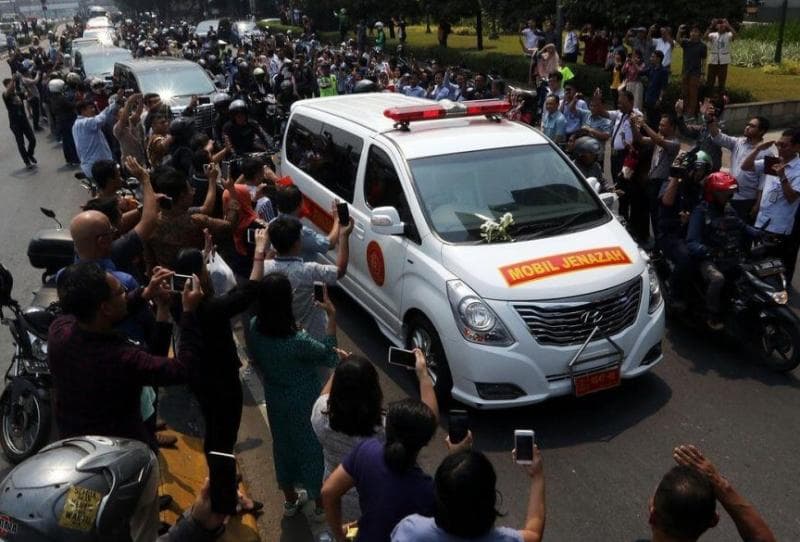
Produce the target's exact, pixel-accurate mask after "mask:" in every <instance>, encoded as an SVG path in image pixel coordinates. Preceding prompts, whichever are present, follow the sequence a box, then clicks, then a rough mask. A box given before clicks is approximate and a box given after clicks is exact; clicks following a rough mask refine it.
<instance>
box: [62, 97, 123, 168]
mask: <svg viewBox="0 0 800 542" xmlns="http://www.w3.org/2000/svg"><path fill="white" fill-rule="evenodd" d="M117 110H119V105H118V104H117V102H116V101H115V102H114V103H113V104H109V106H108V107H106V108H105V109H103V111H101V112H100V113H98V114H97V115H95V116H94V117H83V116H79V117H78V119H77V120H76V121H75V124H74V125H73V126H72V137H73V138H74V139H75V149H76V150H77V151H78V156H79V157H80V159H81V171H83V173H84V175H86V176H87V177H89V178H91V177H92V166H93V165H94V163H95V162H97V161H98V160H113V159H114V156H113V155H112V154H111V148H110V147H109V146H108V141H107V140H106V136H105V135H104V134H103V125H104V124H105V123H106V121H107V120H108V118H109V117H112V118H113V117H115V116H116V114H117Z"/></svg>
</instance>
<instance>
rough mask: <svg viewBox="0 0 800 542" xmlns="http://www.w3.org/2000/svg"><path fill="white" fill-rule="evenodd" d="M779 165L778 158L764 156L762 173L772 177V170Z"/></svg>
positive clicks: (779, 160)
mask: <svg viewBox="0 0 800 542" xmlns="http://www.w3.org/2000/svg"><path fill="white" fill-rule="evenodd" d="M780 163H781V159H780V158H779V157H778V156H765V157H764V173H766V174H767V175H772V168H773V167H774V166H777V165H778V164H780Z"/></svg>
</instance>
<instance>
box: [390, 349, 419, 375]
mask: <svg viewBox="0 0 800 542" xmlns="http://www.w3.org/2000/svg"><path fill="white" fill-rule="evenodd" d="M389 365H395V366H397V367H402V368H403V369H408V370H413V369H414V368H415V367H416V366H417V356H416V354H414V352H413V351H411V350H403V349H402V348H395V347H394V346H391V347H389Z"/></svg>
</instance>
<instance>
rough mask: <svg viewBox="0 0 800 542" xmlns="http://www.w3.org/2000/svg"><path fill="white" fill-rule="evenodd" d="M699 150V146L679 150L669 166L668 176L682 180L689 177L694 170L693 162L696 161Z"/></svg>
mask: <svg viewBox="0 0 800 542" xmlns="http://www.w3.org/2000/svg"><path fill="white" fill-rule="evenodd" d="M699 150H700V147H694V148H693V149H691V150H688V151H681V152H679V153H678V156H676V157H675V160H673V161H672V165H670V167H669V176H670V177H676V178H678V179H682V180H687V179H689V177H690V176H691V173H692V171H693V170H694V166H695V162H697V153H698V151H699Z"/></svg>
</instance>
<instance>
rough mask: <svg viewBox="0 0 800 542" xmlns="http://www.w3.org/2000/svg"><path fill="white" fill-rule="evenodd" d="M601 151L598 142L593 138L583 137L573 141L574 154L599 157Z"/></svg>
mask: <svg viewBox="0 0 800 542" xmlns="http://www.w3.org/2000/svg"><path fill="white" fill-rule="evenodd" d="M602 151H603V148H602V146H601V145H600V142H599V141H597V140H596V139H595V138H593V137H589V136H583V137H579V138H578V139H576V140H575V154H576V155H581V154H594V155H595V156H597V155H599V154H600V153H601V152H602Z"/></svg>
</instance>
